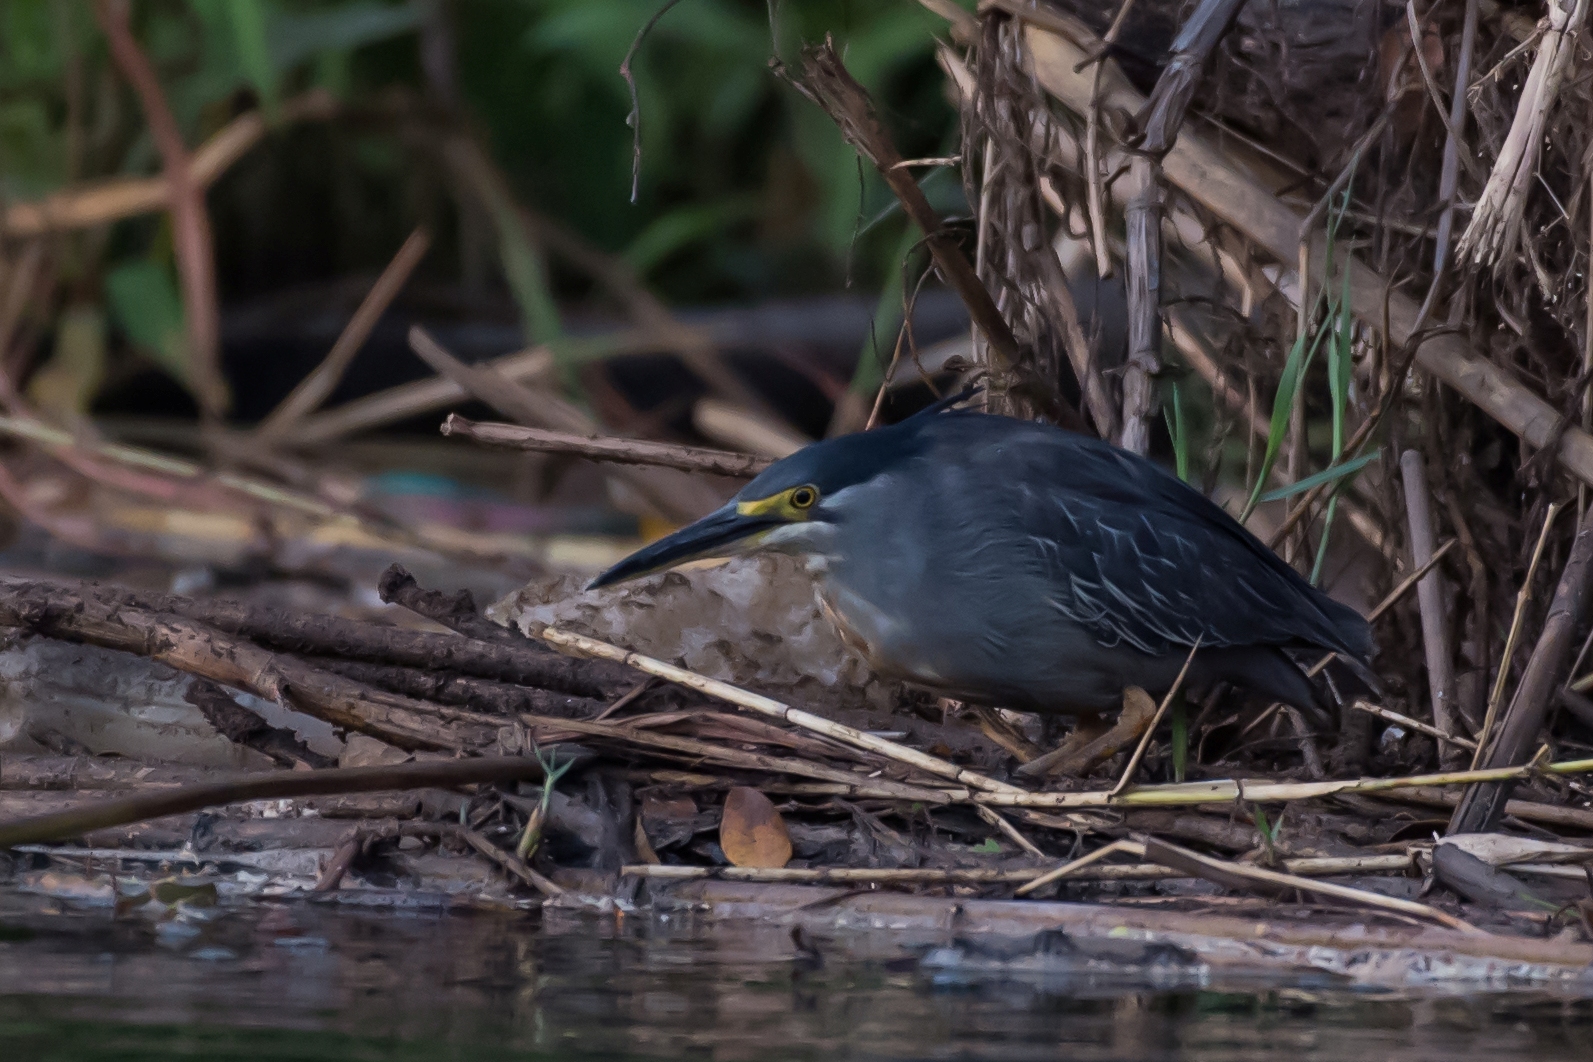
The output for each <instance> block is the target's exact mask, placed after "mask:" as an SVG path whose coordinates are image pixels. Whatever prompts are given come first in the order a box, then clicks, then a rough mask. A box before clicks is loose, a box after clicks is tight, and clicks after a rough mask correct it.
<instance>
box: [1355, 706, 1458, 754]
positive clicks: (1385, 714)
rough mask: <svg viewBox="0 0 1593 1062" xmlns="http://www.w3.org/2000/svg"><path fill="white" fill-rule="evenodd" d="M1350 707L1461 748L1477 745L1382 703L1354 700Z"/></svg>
mask: <svg viewBox="0 0 1593 1062" xmlns="http://www.w3.org/2000/svg"><path fill="white" fill-rule="evenodd" d="M1350 707H1352V708H1354V709H1356V710H1357V711H1361V712H1367V713H1370V714H1371V715H1375V716H1377V717H1378V718H1379V719H1386V720H1388V721H1389V722H1390V723H1394V724H1395V725H1397V726H1402V727H1404V728H1405V729H1406V730H1415V731H1417V732H1418V733H1422V734H1426V735H1427V736H1428V737H1433V738H1437V739H1438V740H1439V741H1443V742H1447V743H1448V744H1450V745H1458V746H1459V747H1461V748H1463V749H1473V750H1475V749H1476V747H1477V743H1476V742H1475V741H1473V740H1471V739H1470V738H1466V737H1460V736H1458V735H1455V734H1446V733H1444V732H1443V731H1442V730H1439V729H1438V728H1437V727H1435V726H1433V725H1432V724H1430V723H1424V722H1422V721H1421V720H1420V719H1412V718H1411V717H1410V716H1408V715H1400V714H1399V713H1398V712H1395V711H1390V710H1389V709H1387V708H1384V707H1383V706H1382V705H1378V704H1368V703H1367V702H1366V701H1354V702H1352V703H1351V704H1350Z"/></svg>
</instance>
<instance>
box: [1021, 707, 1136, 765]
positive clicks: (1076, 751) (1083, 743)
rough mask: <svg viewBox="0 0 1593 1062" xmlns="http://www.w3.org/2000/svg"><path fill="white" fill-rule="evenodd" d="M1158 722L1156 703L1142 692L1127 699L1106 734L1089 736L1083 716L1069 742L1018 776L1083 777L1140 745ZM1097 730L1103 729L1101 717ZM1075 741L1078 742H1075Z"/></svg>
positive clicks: (1038, 760)
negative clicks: (1093, 769)
mask: <svg viewBox="0 0 1593 1062" xmlns="http://www.w3.org/2000/svg"><path fill="white" fill-rule="evenodd" d="M1155 718H1156V702H1155V701H1153V700H1151V699H1150V697H1148V696H1146V695H1145V694H1144V693H1143V692H1141V693H1140V695H1139V696H1137V697H1129V696H1127V695H1125V696H1124V697H1123V713H1122V714H1121V715H1119V716H1118V717H1117V719H1116V721H1115V722H1113V723H1112V725H1111V726H1110V727H1109V728H1107V729H1106V730H1105V732H1104V733H1103V732H1101V731H1100V730H1096V731H1095V733H1094V734H1093V736H1092V735H1089V734H1088V733H1087V732H1086V731H1085V729H1084V719H1083V717H1082V716H1081V717H1080V720H1079V725H1078V726H1077V727H1075V728H1074V730H1073V733H1072V734H1070V735H1068V740H1066V741H1064V742H1063V743H1062V745H1061V746H1060V747H1059V748H1057V749H1056V750H1055V751H1054V752H1048V753H1046V754H1045V755H1044V756H1041V757H1040V758H1039V759H1037V760H1032V761H1031V762H1029V763H1026V764H1024V765H1023V766H1022V767H1019V768H1018V772H1017V773H1018V774H1020V775H1023V776H1024V777H1026V778H1049V777H1052V776H1054V775H1058V774H1070V775H1073V776H1075V777H1082V776H1083V775H1085V774H1088V773H1089V772H1090V770H1091V769H1092V768H1094V767H1095V766H1096V765H1097V764H1099V763H1101V762H1102V761H1103V760H1105V759H1107V758H1109V757H1111V756H1115V755H1117V753H1119V752H1121V751H1122V750H1123V749H1125V748H1128V747H1129V746H1130V745H1133V744H1134V743H1135V742H1137V741H1138V740H1139V739H1140V736H1141V735H1142V734H1144V733H1145V730H1146V728H1148V727H1149V726H1150V725H1151V721H1152V720H1153V719H1155ZM1096 726H1097V727H1099V726H1100V720H1099V718H1098V717H1097V718H1096ZM1075 739H1078V740H1077V741H1076V742H1075Z"/></svg>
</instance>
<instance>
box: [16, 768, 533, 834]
mask: <svg viewBox="0 0 1593 1062" xmlns="http://www.w3.org/2000/svg"><path fill="white" fill-rule="evenodd" d="M541 777H542V765H541V764H540V763H538V762H537V760H536V758H535V757H532V756H508V757H504V756H499V757H483V758H480V759H467V760H443V761H435V760H423V761H420V762H416V763H400V764H393V765H389V766H382V767H330V768H327V769H325V770H318V771H272V772H269V773H265V774H252V775H242V776H240V777H237V778H233V779H229V780H227V781H221V782H204V783H200V784H197V785H184V786H178V787H176V788H173V789H168V790H164V791H162V792H156V793H139V794H138V795H136V796H130V797H122V798H119V799H115V800H103V801H98V802H96V803H93V804H87V805H84V806H82V807H76V808H69V809H68V810H66V811H57V812H52V813H50V814H48V815H34V816H32V817H29V818H25V819H17V820H15V821H13V822H9V823H4V824H0V848H14V847H16V846H17V845H19V844H36V843H39V842H43V841H60V840H66V839H69V838H73V837H80V836H82V835H83V834H86V833H91V832H93V831H94V830H103V829H108V828H110V827H112V826H125V825H127V824H129V823H134V822H145V821H148V820H149V819H158V818H161V817H163V816H166V815H181V814H184V813H186V812H190V811H203V810H204V809H205V808H215V807H222V806H225V805H228V804H243V803H247V802H249V801H251V800H286V799H290V798H293V797H307V796H331V795H334V794H339V793H379V792H384V791H388V790H407V789H422V788H425V787H428V786H455V785H471V784H479V783H483V782H515V781H535V780H537V779H540V778H541Z"/></svg>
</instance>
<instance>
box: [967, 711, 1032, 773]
mask: <svg viewBox="0 0 1593 1062" xmlns="http://www.w3.org/2000/svg"><path fill="white" fill-rule="evenodd" d="M974 720H975V721H976V722H977V723H978V724H979V729H980V730H981V731H983V732H984V735H985V737H987V738H989V739H990V740H991V741H994V742H995V743H996V744H997V745H1000V746H1001V747H1002V748H1004V749H1006V750H1007V751H1008V752H1010V753H1011V754H1012V755H1013V756H1014V757H1015V758H1016V759H1017V761H1018V762H1019V763H1028V762H1030V761H1031V760H1035V759H1038V758H1039V756H1040V749H1039V747H1038V746H1036V745H1035V743H1034V742H1032V741H1030V740H1029V739H1028V738H1027V737H1026V736H1025V735H1024V734H1023V732H1022V731H1021V730H1019V729H1018V728H1017V727H1015V726H1013V725H1012V724H1011V723H1009V722H1008V721H1007V720H1006V719H1005V718H1003V717H1002V715H1001V712H1000V711H998V710H997V709H995V708H985V707H982V706H981V707H976V708H975V709H974Z"/></svg>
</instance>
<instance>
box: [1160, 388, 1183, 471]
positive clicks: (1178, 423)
mask: <svg viewBox="0 0 1593 1062" xmlns="http://www.w3.org/2000/svg"><path fill="white" fill-rule="evenodd" d="M1172 392H1173V393H1172V401H1171V402H1170V403H1167V404H1164V405H1163V406H1162V416H1163V417H1165V418H1166V419H1167V435H1168V437H1169V438H1171V439H1172V441H1173V467H1174V468H1175V469H1176V470H1177V472H1178V478H1179V479H1181V480H1183V481H1184V482H1185V483H1188V482H1189V426H1188V425H1187V424H1186V423H1185V422H1184V400H1183V396H1182V395H1181V394H1180V393H1179V391H1178V383H1177V381H1174V382H1173V384H1172Z"/></svg>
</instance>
